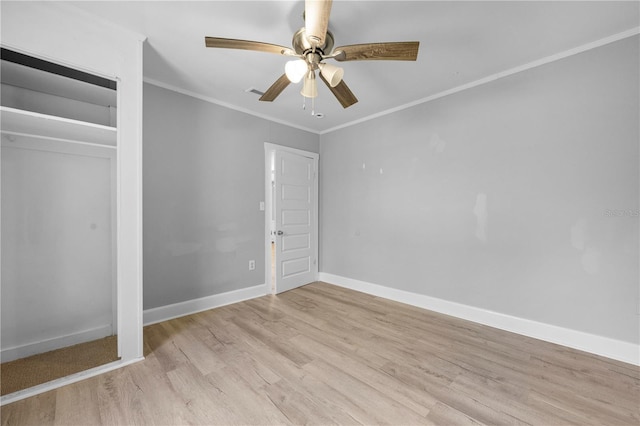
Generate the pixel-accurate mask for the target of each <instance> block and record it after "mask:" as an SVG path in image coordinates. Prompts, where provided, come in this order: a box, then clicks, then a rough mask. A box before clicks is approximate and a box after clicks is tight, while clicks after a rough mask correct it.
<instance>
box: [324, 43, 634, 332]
mask: <svg viewBox="0 0 640 426" xmlns="http://www.w3.org/2000/svg"><path fill="white" fill-rule="evenodd" d="M638 50H639V46H638V37H633V38H630V39H625V40H623V41H619V42H616V43H614V44H611V45H607V46H604V47H601V48H597V49H594V50H591V51H588V52H585V53H582V54H579V55H576V56H572V57H570V58H566V59H563V60H560V61H557V62H554V63H551V64H548V65H545V66H542V67H538V68H535V69H531V70H528V71H526V72H522V73H519V74H516V75H513V76H510V77H507V78H503V79H500V80H497V81H494V82H492V83H490V84H485V85H482V86H479V87H476V88H473V89H470V90H466V91H463V92H460V93H458V94H455V95H452V96H448V97H445V98H441V99H439V100H436V101H433V102H429V103H426V104H421V105H419V106H416V107H413V108H410V109H406V110H403V111H400V112H397V113H394V114H391V115H387V116H384V117H381V118H378V119H375V120H371V121H367V122H365V123H362V124H360V125H356V126H352V127H349V128H345V129H342V130H337V131H335V132H331V133H329V134H326V135H322V137H321V151H320V162H321V173H320V176H321V201H320V205H321V213H320V218H321V249H320V251H321V263H320V268H321V271H323V272H326V273H331V274H336V275H340V276H344V277H348V278H353V279H357V280H362V281H366V282H371V283H375V284H380V285H384V286H388V287H392V288H397V289H401V290H406V291H411V292H415V293H419V294H424V295H428V296H432V297H437V298H441V299H445V300H449V301H454V302H458V303H462V304H467V305H471V306H475V307H479V308H484V309H488V310H492V311H496V312H500V313H505V314H509V315H514V316H517V317H521V318H526V319H531V320H535V321H540V322H543V323H548V324H553V325H557V326H561V327H566V328H570V329H574V330H579V331H584V332H588V333H593V334H596V335H602V336H606V337H611V338H615V339H619V340H623V341H628V342H634V343H637V342H638V340H639V326H638V323H639V317H638V303H639V296H638V282H639V274H638V256H639V250H638V232H639V229H638V207H639V202H638V198H639V197H638V194H639V183H638V182H639V173H638V151H639V150H638V144H639V142H638V141H639V132H638V117H639V108H638V104H639V99H638V93H639V87H638V75H639V70H638V62H639V58H638Z"/></svg>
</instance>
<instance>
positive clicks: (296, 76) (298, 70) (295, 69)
mask: <svg viewBox="0 0 640 426" xmlns="http://www.w3.org/2000/svg"><path fill="white" fill-rule="evenodd" d="M308 70H309V66H308V65H307V62H306V61H304V60H303V59H296V60H294V61H289V62H287V63H286V64H285V66H284V72H285V74H286V75H287V78H288V79H289V81H290V82H292V83H299V82H300V80H302V78H303V77H304V76H305V74H306V73H307V71H308Z"/></svg>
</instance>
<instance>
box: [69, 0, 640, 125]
mask: <svg viewBox="0 0 640 426" xmlns="http://www.w3.org/2000/svg"><path fill="white" fill-rule="evenodd" d="M72 4H74V5H76V6H77V7H80V8H82V9H84V10H86V11H88V12H90V13H94V14H97V15H99V16H101V17H102V18H104V19H107V20H109V21H112V22H114V23H117V24H118V25H120V26H123V27H126V28H128V29H130V30H133V31H135V32H137V33H140V34H143V35H145V36H147V37H148V39H147V43H146V45H145V50H144V76H145V78H146V79H147V80H149V81H154V82H159V83H161V84H163V85H167V86H170V87H174V88H178V89H180V90H181V91H185V92H190V93H195V94H197V95H199V96H201V97H204V98H207V99H211V100H212V101H214V102H218V103H221V104H223V105H228V106H231V107H233V108H237V109H240V110H244V111H248V112H251V113H253V114H256V115H259V116H263V117H267V118H271V119H274V120H276V121H280V122H286V123H289V124H291V125H294V126H297V127H301V128H305V129H308V130H312V131H315V132H318V133H321V132H324V131H327V130H328V129H332V128H335V127H337V126H342V125H345V124H347V123H350V122H353V121H356V120H361V119H364V118H366V117H369V116H371V115H373V114H377V113H380V112H382V111H386V110H389V109H394V108H398V107H402V106H403V105H406V104H409V103H412V102H416V101H419V100H421V99H424V98H427V97H430V96H433V95H435V94H438V93H441V92H443V91H446V90H449V89H452V88H455V87H459V86H461V85H465V84H468V83H471V82H474V81H477V80H479V79H482V78H485V77H488V76H491V75H494V74H496V73H499V72H502V71H505V70H508V69H512V68H514V67H518V66H522V65H524V64H527V63H530V62H532V61H536V60H539V59H541V58H545V57H549V56H552V55H556V54H558V53H560V52H565V51H567V50H569V49H573V48H576V47H579V46H583V45H585V44H589V43H592V42H595V41H598V40H601V39H603V38H606V37H610V36H612V35H614V34H619V33H622V32H625V31H628V30H632V29H634V28H636V29H637V27H638V26H639V25H640V24H639V19H640V18H639V16H640V11H639V4H640V3H638V2H637V1H630V2H629V1H627V2H611V1H602V2H596V1H585V2H581V1H580V2H578V1H570V2H559V1H555V2H541V1H532V2H522V1H498V2H484V1H473V2H460V1H446V2H435V1H408V2H400V1H339V0H336V1H334V3H333V8H332V11H331V19H330V22H329V28H330V29H331V31H332V32H333V34H334V37H335V40H336V46H340V45H345V44H357V43H368V42H382V41H412V40H417V41H419V42H420V50H419V53H418V60H417V61H416V62H400V61H355V62H342V63H341V64H340V65H341V66H342V67H343V68H344V70H345V76H344V81H345V82H346V83H347V84H348V86H349V87H350V88H351V90H352V91H353V92H354V94H355V95H356V96H357V98H358V99H359V102H358V103H357V104H355V105H353V106H351V107H350V108H348V109H343V108H342V107H341V106H340V104H339V103H338V102H337V101H336V99H335V98H334V97H333V95H332V94H331V92H329V90H328V89H327V88H326V87H325V86H324V85H323V84H319V85H318V90H319V96H318V98H316V101H315V110H316V111H317V112H322V113H323V114H324V115H325V117H324V118H323V119H318V118H315V117H312V116H311V114H310V109H308V110H307V111H303V110H302V100H303V98H302V96H301V95H300V94H299V91H300V87H299V86H300V85H301V83H300V84H299V85H290V86H289V87H287V89H285V91H284V92H283V93H282V94H281V95H280V96H279V97H278V98H277V99H276V100H275V101H274V102H272V103H269V102H259V101H258V96H257V95H254V94H251V93H246V92H245V91H246V90H247V89H249V88H256V89H258V90H261V91H265V90H266V89H267V88H268V87H269V86H270V85H271V84H272V83H273V82H274V81H275V80H276V79H277V78H278V77H279V76H280V75H282V73H283V72H284V64H285V63H286V62H287V61H288V60H289V59H290V58H287V57H284V56H280V55H274V54H269V53H262V52H253V51H242V50H229V49H210V48H206V47H205V45H204V37H205V36H214V37H226V38H239V39H245V40H255V41H263V42H268V43H274V44H280V45H284V46H290V45H291V37H292V35H293V33H294V32H295V31H296V30H297V29H298V28H300V27H302V26H303V20H302V12H303V9H304V1H303V0H299V1H237V0H236V1H195V2H187V1H161V2H150V1H125V2H115V1H108V2H95V1H91V2H73V3H72ZM308 108H309V105H308Z"/></svg>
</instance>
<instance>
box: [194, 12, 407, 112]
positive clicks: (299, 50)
mask: <svg viewBox="0 0 640 426" xmlns="http://www.w3.org/2000/svg"><path fill="white" fill-rule="evenodd" d="M331 5H332V0H305V13H304V21H305V26H304V27H303V28H300V29H299V30H298V31H296V33H295V34H294V35H293V41H292V47H293V48H288V47H285V46H280V45H276V44H271V43H263V42H259V41H248V40H238V39H230V38H220V37H205V45H206V46H207V47H217V48H226V49H243V50H254V51H258V52H267V53H275V54H279V55H284V56H289V57H294V58H298V59H295V60H292V61H289V62H287V64H286V65H285V73H284V74H283V75H282V76H280V78H278V79H277V80H276V82H275V83H273V84H272V85H271V87H269V89H267V91H266V92H265V93H264V94H263V95H262V96H261V97H260V100H261V101H266V102H272V101H273V100H275V99H276V98H277V97H278V95H280V93H282V91H283V90H284V89H285V88H286V87H287V86H288V85H289V83H298V82H300V80H302V79H304V81H303V87H302V91H301V92H300V93H301V94H302V95H303V96H304V97H305V98H312V99H313V98H315V97H316V96H317V95H318V90H317V86H316V71H317V70H320V72H319V76H320V79H321V80H322V81H323V82H324V83H325V84H326V85H327V87H328V88H329V90H331V92H332V93H333V94H334V96H335V97H336V98H337V99H338V101H339V102H340V104H341V105H342V106H343V107H344V108H348V107H350V106H351V105H353V104H355V103H356V102H358V99H357V98H356V97H355V95H354V94H353V93H352V92H351V90H350V89H349V87H348V86H347V85H346V84H345V82H344V81H343V80H342V77H343V75H344V70H343V69H342V68H340V67H337V66H335V65H332V64H329V63H325V62H324V61H325V60H326V59H335V60H336V61H339V62H343V61H363V60H368V61H371V60H392V61H415V60H416V59H417V57H418V47H419V46H420V43H419V42H417V41H403V42H388V43H366V44H351V45H346V46H340V47H337V48H335V49H334V39H333V34H332V33H331V31H329V30H328V26H329V15H330V13H331Z"/></svg>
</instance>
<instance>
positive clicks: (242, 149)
mask: <svg viewBox="0 0 640 426" xmlns="http://www.w3.org/2000/svg"><path fill="white" fill-rule="evenodd" d="M264 142H271V143H275V144H279V145H285V146H289V147H294V148H299V149H304V150H307V151H312V152H318V149H319V148H318V143H319V136H318V135H316V134H313V133H308V132H304V131H301V130H297V129H295V128H291V127H288V126H284V125H281V124H277V123H273V122H270V121H268V120H263V119H260V118H257V117H255V116H252V115H248V114H244V113H241V112H237V111H234V110H230V109H227V108H224V107H220V106H217V105H215V104H211V103H208V102H204V101H201V100H198V99H196V98H192V97H189V96H185V95H182V94H179V93H176V92H172V91H169V90H165V89H162V88H159V87H157V86H153V85H150V84H145V85H144V148H143V149H144V152H143V158H144V160H143V161H144V163H143V169H144V172H143V187H144V206H143V210H144V214H143V216H144V217H143V220H144V259H143V260H144V309H149V308H155V307H160V306H165V305H169V304H172V303H177V302H182V301H186V300H191V299H196V298H199V297H205V296H210V295H214V294H219V293H223V292H227V291H231V290H237V289H241V288H246V287H251V286H255V285H259V284H264V270H265V265H264V212H262V211H260V210H259V203H260V201H264ZM251 259H254V260H255V261H256V269H255V270H254V271H249V269H248V264H249V260H251Z"/></svg>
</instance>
